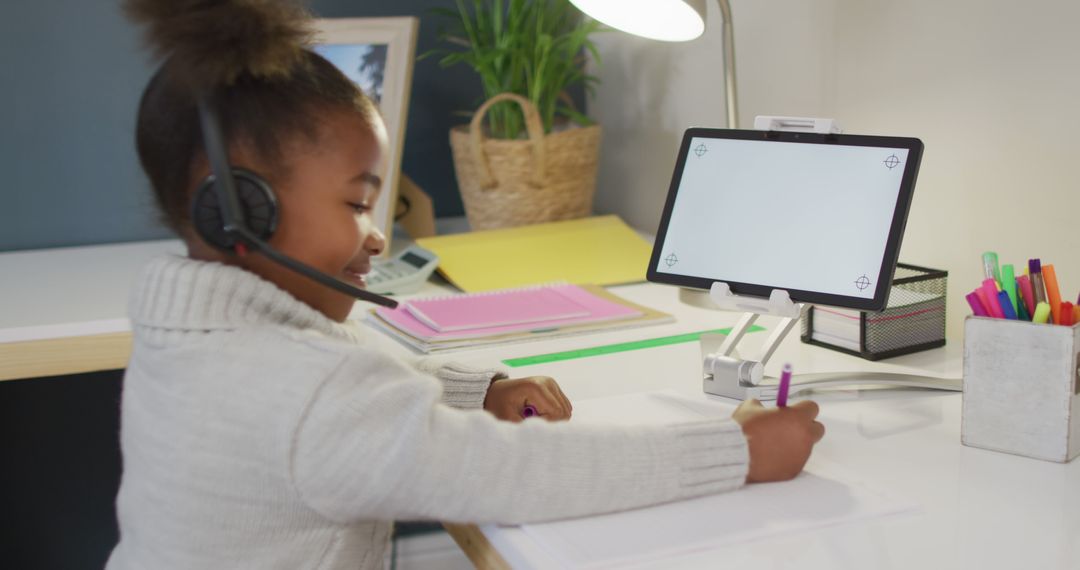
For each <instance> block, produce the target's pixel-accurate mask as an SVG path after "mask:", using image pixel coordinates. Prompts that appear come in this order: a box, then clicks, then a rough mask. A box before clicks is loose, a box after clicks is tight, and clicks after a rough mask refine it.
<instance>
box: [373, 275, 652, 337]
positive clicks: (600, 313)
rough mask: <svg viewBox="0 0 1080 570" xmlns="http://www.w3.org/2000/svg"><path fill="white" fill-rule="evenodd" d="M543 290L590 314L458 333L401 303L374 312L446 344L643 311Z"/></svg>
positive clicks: (574, 292)
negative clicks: (436, 326) (439, 327)
mask: <svg viewBox="0 0 1080 570" xmlns="http://www.w3.org/2000/svg"><path fill="white" fill-rule="evenodd" d="M542 289H548V290H550V289H555V290H558V292H559V293H560V294H561V295H564V296H565V297H566V298H568V299H570V300H571V301H573V302H575V303H577V304H578V305H580V306H582V307H584V308H585V310H586V311H587V312H588V314H587V315H585V316H580V317H567V318H560V319H552V320H545V321H540V322H535V323H524V324H515V325H499V326H492V327H484V328H477V329H469V330H458V331H438V330H435V329H434V328H432V327H430V326H428V325H427V324H425V323H424V322H423V321H421V320H420V319H418V318H416V317H415V316H414V315H413V314H412V312H411V311H409V309H408V308H407V306H406V304H405V303H402V304H401V305H399V306H398V308H396V309H388V308H386V307H378V308H376V309H375V312H376V313H378V315H379V316H380V317H381V318H382V319H383V320H385V321H386V322H387V323H389V324H390V325H391V326H393V327H395V328H397V329H399V330H401V331H403V332H405V333H406V334H409V335H411V336H413V337H415V338H419V339H423V340H425V341H446V340H453V339H468V338H483V337H489V336H498V335H503V334H510V333H515V332H520V331H528V330H532V329H537V328H555V327H562V326H568V325H576V324H581V323H590V322H602V321H615V320H620V319H631V318H634V317H638V316H641V311H638V310H637V309H634V308H632V307H627V306H626V305H622V304H619V303H616V302H614V301H609V300H608V299H603V298H601V297H597V296H596V295H593V294H592V293H590V292H589V291H587V290H585V289H583V288H581V287H578V286H577V285H551V286H547V287H544V288H542ZM493 293H494V292H493ZM492 296H493V295H492V294H491V293H479V294H472V295H460V296H457V297H447V298H445V299H466V298H469V297H476V298H478V299H490V298H492ZM410 302H415V301H410Z"/></svg>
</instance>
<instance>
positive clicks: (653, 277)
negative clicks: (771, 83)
mask: <svg viewBox="0 0 1080 570" xmlns="http://www.w3.org/2000/svg"><path fill="white" fill-rule="evenodd" d="M922 149H923V145H922V142H921V141H920V140H919V139H915V138H904V137H879V136H860V135H836V134H813V133H793V132H778V131H749V130H729V129H700V128H693V129H688V130H687V131H686V133H685V134H684V135H683V139H682V145H681V147H680V148H679V157H678V161H677V162H676V164H675V172H674V174H673V175H672V178H671V187H670V189H669V190H668V196H667V202H666V203H665V205H664V212H663V217H662V218H661V220H660V228H659V231H658V232H657V237H656V242H655V244H654V245H653V251H652V257H651V259H650V261H649V267H648V272H647V273H648V279H649V280H650V281H654V282H657V283H666V284H670V285H680V286H683V287H691V288H698V289H709V288H710V287H711V286H712V284H713V282H716V281H723V282H726V283H727V284H728V285H729V286H730V287H731V290H732V292H734V293H735V294H738V295H749V296H755V297H768V296H769V294H770V293H771V292H772V290H773V289H785V290H787V292H788V294H789V295H790V296H791V299H792V300H793V301H796V302H805V303H814V304H821V305H831V306H835V307H844V308H850V309H859V310H864V311H881V310H883V309H884V308H885V304H886V302H887V301H888V296H889V284H890V283H891V282H892V275H893V270H894V269H895V267H896V258H897V255H899V251H900V240H901V238H902V237H903V235H904V225H905V223H906V222H907V215H908V208H909V206H910V205H911V193H912V190H913V189H914V187H915V178H916V175H917V174H918V171H919V161H920V159H921V158H922Z"/></svg>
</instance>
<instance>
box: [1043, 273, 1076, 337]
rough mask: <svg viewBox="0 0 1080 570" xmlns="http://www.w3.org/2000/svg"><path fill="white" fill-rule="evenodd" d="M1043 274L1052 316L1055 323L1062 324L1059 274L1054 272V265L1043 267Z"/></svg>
mask: <svg viewBox="0 0 1080 570" xmlns="http://www.w3.org/2000/svg"><path fill="white" fill-rule="evenodd" d="M1042 274H1043V283H1044V284H1045V285H1046V301H1047V302H1048V303H1050V316H1051V317H1053V318H1054V323H1060V322H1061V290H1060V289H1058V282H1057V272H1055V271H1054V264H1053V263H1047V264H1046V265H1044V266H1042ZM1071 316H1072V315H1070V317H1071Z"/></svg>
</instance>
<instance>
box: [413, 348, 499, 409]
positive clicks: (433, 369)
mask: <svg viewBox="0 0 1080 570" xmlns="http://www.w3.org/2000/svg"><path fill="white" fill-rule="evenodd" d="M413 366H414V367H415V368H416V369H417V370H419V371H421V372H424V373H426V374H430V375H432V376H434V377H436V378H438V379H439V380H441V381H442V385H443V390H442V403H444V404H446V405H448V406H450V407H453V408H460V409H479V408H482V407H483V406H484V399H485V397H487V391H488V387H490V386H491V383H492V382H494V381H495V380H501V379H503V378H506V377H507V375H506V373H505V372H503V371H502V370H499V369H497V368H475V367H471V366H467V365H464V364H461V363H458V362H446V363H441V362H438V361H436V360H435V359H433V358H422V359H419V360H416V361H415V362H414V363H413Z"/></svg>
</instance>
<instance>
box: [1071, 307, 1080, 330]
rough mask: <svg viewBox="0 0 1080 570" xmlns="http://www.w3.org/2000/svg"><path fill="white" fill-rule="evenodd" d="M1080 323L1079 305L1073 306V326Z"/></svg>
mask: <svg viewBox="0 0 1080 570" xmlns="http://www.w3.org/2000/svg"><path fill="white" fill-rule="evenodd" d="M1076 323H1080V303H1077V304H1075V305H1073V324H1074V325H1075V324H1076Z"/></svg>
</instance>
